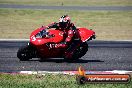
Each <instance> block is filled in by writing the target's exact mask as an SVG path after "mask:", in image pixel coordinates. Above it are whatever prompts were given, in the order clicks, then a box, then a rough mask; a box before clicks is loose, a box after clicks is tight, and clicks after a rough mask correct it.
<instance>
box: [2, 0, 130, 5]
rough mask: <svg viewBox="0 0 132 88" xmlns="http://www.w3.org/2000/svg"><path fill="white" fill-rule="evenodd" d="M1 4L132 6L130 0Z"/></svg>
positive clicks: (28, 0)
mask: <svg viewBox="0 0 132 88" xmlns="http://www.w3.org/2000/svg"><path fill="white" fill-rule="evenodd" d="M0 3H1V4H21V5H53V6H60V5H62V3H63V5H64V6H102V5H103V6H108V5H109V6H132V0H0Z"/></svg>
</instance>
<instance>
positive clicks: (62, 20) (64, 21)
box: [59, 15, 71, 28]
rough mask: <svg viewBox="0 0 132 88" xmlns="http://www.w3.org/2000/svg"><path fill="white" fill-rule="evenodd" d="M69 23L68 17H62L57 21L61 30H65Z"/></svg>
mask: <svg viewBox="0 0 132 88" xmlns="http://www.w3.org/2000/svg"><path fill="white" fill-rule="evenodd" d="M70 23H71V19H70V17H69V16H68V15H64V16H62V17H61V18H60V19H59V25H60V27H61V28H67V27H68V26H69V25H70Z"/></svg>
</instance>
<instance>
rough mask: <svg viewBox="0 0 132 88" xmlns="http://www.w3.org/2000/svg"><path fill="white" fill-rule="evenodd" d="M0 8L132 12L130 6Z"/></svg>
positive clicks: (2, 5) (20, 6) (4, 5)
mask: <svg viewBox="0 0 132 88" xmlns="http://www.w3.org/2000/svg"><path fill="white" fill-rule="evenodd" d="M0 8H16V9H53V10H114V11H128V10H132V6H32V5H10V4H0Z"/></svg>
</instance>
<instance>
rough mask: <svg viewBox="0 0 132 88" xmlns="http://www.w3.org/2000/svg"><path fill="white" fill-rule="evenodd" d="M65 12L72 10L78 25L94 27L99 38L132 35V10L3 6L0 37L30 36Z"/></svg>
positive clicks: (107, 38)
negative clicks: (75, 9)
mask: <svg viewBox="0 0 132 88" xmlns="http://www.w3.org/2000/svg"><path fill="white" fill-rule="evenodd" d="M64 14H68V15H69V16H70V17H71V19H72V22H73V23H75V25H76V26H79V27H86V28H93V30H94V31H95V32H96V35H97V40H98V39H99V40H117V39H118V40H131V39H132V15H131V14H132V11H73V10H20V9H0V38H29V36H30V33H31V32H32V31H33V30H34V29H36V28H38V27H41V26H42V25H48V24H49V23H51V22H54V21H56V22H57V21H58V19H59V17H61V16H62V15H64ZM91 24H92V25H91Z"/></svg>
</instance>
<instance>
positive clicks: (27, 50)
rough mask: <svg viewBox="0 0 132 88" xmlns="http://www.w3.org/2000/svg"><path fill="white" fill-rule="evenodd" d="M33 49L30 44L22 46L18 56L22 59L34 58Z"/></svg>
mask: <svg viewBox="0 0 132 88" xmlns="http://www.w3.org/2000/svg"><path fill="white" fill-rule="evenodd" d="M32 52H33V51H32V49H31V47H30V46H29V45H27V46H23V47H21V48H20V49H19V50H18V52H17V57H18V58H19V59H20V61H28V60H29V59H32Z"/></svg>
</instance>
